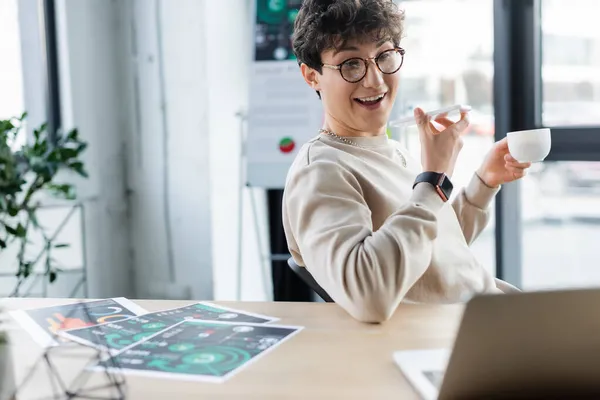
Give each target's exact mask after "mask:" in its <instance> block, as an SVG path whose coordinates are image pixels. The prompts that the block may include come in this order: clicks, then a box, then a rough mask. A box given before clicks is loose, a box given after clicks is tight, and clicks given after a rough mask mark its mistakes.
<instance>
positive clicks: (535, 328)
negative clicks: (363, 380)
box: [393, 289, 600, 400]
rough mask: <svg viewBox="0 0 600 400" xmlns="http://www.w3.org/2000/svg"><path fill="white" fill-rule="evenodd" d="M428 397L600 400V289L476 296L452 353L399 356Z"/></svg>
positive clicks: (430, 351) (408, 375) (404, 353)
mask: <svg viewBox="0 0 600 400" xmlns="http://www.w3.org/2000/svg"><path fill="white" fill-rule="evenodd" d="M393 356H394V361H395V363H396V364H397V365H398V367H399V368H400V369H401V370H402V372H403V373H404V375H405V376H406V378H407V379H408V380H409V381H410V382H411V384H412V385H413V386H414V387H415V389H416V390H417V391H418V392H419V394H420V395H421V397H422V398H423V399H426V400H429V399H440V400H444V399H476V398H477V399H479V398H486V399H504V398H511V399H514V398H528V399H530V398H545V399H547V398H569V399H573V398H596V399H600V289H575V290H561V291H542V292H529V293H524V292H522V293H514V294H503V295H479V296H476V297H474V298H472V299H471V300H470V301H469V302H468V303H467V305H466V306H465V310H464V313H463V317H462V320H461V324H460V327H459V330H458V333H457V336H456V339H455V342H454V345H453V347H452V349H451V350H450V349H427V350H409V351H397V352H395V353H394V354H393Z"/></svg>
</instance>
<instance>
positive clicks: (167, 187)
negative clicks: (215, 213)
mask: <svg viewBox="0 0 600 400" xmlns="http://www.w3.org/2000/svg"><path fill="white" fill-rule="evenodd" d="M204 4H205V2H202V1H193V0H186V1H178V2H177V4H173V3H172V2H164V1H157V0H154V1H147V0H135V1H132V2H131V4H130V6H131V7H130V9H129V15H130V19H129V22H128V23H129V24H130V27H129V28H130V32H131V35H132V37H131V39H132V40H133V42H132V47H131V61H132V63H133V65H132V68H131V78H132V79H131V81H132V82H133V83H134V85H133V88H134V91H135V100H134V101H135V102H136V103H137V104H136V105H134V109H135V110H137V111H136V113H137V116H136V118H134V122H136V125H137V126H135V128H134V130H133V132H132V133H133V134H132V135H131V136H130V137H129V141H128V151H127V154H128V157H129V167H130V171H129V185H130V189H131V217H132V221H131V223H132V224H131V238H132V247H133V254H134V260H133V262H134V265H135V271H136V277H135V285H136V294H137V295H138V297H159V298H173V297H175V298H189V297H193V298H212V297H213V290H212V257H211V230H210V227H211V215H210V197H209V190H210V188H209V171H210V165H209V143H208V140H209V133H208V129H209V117H208V76H207V66H206V64H205V62H204V59H205V54H206V48H205V45H204V40H203V38H204V34H205V33H204V31H205V29H204V27H203V24H202V23H199V19H200V18H202V16H203V14H204Z"/></svg>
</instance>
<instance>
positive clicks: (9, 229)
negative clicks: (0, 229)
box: [4, 225, 18, 236]
mask: <svg viewBox="0 0 600 400" xmlns="http://www.w3.org/2000/svg"><path fill="white" fill-rule="evenodd" d="M4 229H6V232H8V233H9V234H11V235H13V236H18V235H17V230H16V229H15V228H13V227H12V226H10V225H4Z"/></svg>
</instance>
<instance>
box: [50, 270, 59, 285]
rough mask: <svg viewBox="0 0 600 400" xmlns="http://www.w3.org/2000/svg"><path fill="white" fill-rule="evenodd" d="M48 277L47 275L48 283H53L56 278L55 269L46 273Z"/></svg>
mask: <svg viewBox="0 0 600 400" xmlns="http://www.w3.org/2000/svg"><path fill="white" fill-rule="evenodd" d="M48 277H49V280H50V283H54V281H55V280H56V278H57V274H56V271H50V273H49V274H48Z"/></svg>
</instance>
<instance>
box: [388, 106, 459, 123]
mask: <svg viewBox="0 0 600 400" xmlns="http://www.w3.org/2000/svg"><path fill="white" fill-rule="evenodd" d="M456 111H460V112H469V111H471V106H469V105H466V104H455V105H453V106H448V107H442V108H438V109H437V110H431V111H427V112H426V113H425V114H427V115H429V116H430V117H432V118H434V117H436V116H438V115H440V114H444V113H448V114H451V113H452V112H456ZM416 124H417V121H415V117H414V116H412V115H411V116H409V117H404V118H400V119H397V120H395V121H391V122H390V123H389V126H390V127H399V126H408V125H416Z"/></svg>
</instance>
